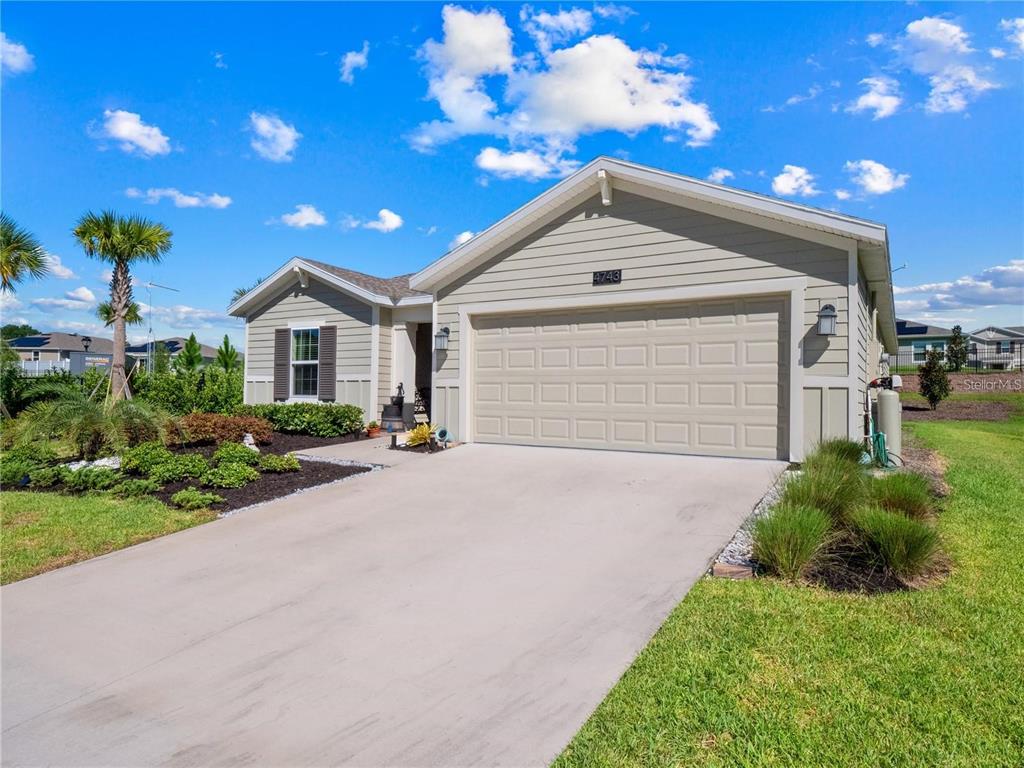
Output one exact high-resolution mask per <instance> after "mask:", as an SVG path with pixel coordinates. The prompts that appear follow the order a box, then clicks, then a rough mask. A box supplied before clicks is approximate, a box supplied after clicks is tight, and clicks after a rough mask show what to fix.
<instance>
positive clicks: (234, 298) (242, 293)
mask: <svg viewBox="0 0 1024 768" xmlns="http://www.w3.org/2000/svg"><path fill="white" fill-rule="evenodd" d="M262 282H263V278H262V277H257V278H256V282H255V283H253V284H252V285H250V286H249V287H248V288H235V292H234V293H232V294H231V301H229V302H228V306H229V307H230V306H231V305H232V304H234V303H235V302H236V301H238V300H239V299H240V298H242V297H243V296H245V294H247V293H248V292H249V291H251V290H252V289H253V288H255V287H256V286H258V285H259V284H260V283H262Z"/></svg>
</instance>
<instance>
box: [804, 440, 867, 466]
mask: <svg viewBox="0 0 1024 768" xmlns="http://www.w3.org/2000/svg"><path fill="white" fill-rule="evenodd" d="M863 455H864V446H863V445H861V444H860V443H858V442H857V441H855V440H847V439H846V438H844V437H834V438H832V439H830V440H825V441H823V442H821V443H818V447H817V448H816V449H815V451H814V453H813V454H811V458H810V461H812V462H813V460H814V457H815V456H834V457H835V458H838V459H844V460H845V461H849V462H851V463H852V464H860V460H861V457H862V456H863Z"/></svg>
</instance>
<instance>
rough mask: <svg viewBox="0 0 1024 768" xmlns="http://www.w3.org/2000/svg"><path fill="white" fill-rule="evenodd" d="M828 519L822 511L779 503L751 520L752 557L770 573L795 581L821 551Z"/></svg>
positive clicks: (827, 527)
mask: <svg viewBox="0 0 1024 768" xmlns="http://www.w3.org/2000/svg"><path fill="white" fill-rule="evenodd" d="M831 529H832V520H831V518H830V517H829V515H828V514H827V513H826V512H822V511H821V510H820V509H815V508H814V507H808V506H802V505H799V504H785V503H784V504H780V505H778V506H777V507H775V508H774V509H773V510H772V511H771V512H770V513H769V514H768V515H767V516H766V517H762V518H759V519H758V520H757V521H756V522H755V523H754V530H753V538H754V559H755V560H756V561H757V562H758V563H760V564H761V565H762V566H764V567H765V568H766V569H767V570H768V571H769V572H770V573H773V574H775V575H777V576H781V577H782V578H784V579H790V580H792V581H796V580H798V579H800V578H801V577H803V576H804V574H806V573H807V569H808V568H809V567H810V566H811V565H812V564H814V562H815V561H816V560H817V559H818V558H819V557H820V556H821V555H822V553H823V552H824V551H825V548H826V546H827V545H828V541H829V538H830V535H831V534H830V532H831Z"/></svg>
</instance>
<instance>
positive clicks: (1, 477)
mask: <svg viewBox="0 0 1024 768" xmlns="http://www.w3.org/2000/svg"><path fill="white" fill-rule="evenodd" d="M39 468H40V465H39V462H37V461H35V460H33V459H30V458H28V457H25V456H18V455H14V456H12V455H10V452H5V453H4V455H3V458H0V485H2V486H5V487H6V486H10V485H19V484H20V483H21V481H22V480H24V479H25V476H26V475H32V474H33V473H34V472H35V471H37V470H38V469H39Z"/></svg>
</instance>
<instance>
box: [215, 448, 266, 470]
mask: <svg viewBox="0 0 1024 768" xmlns="http://www.w3.org/2000/svg"><path fill="white" fill-rule="evenodd" d="M259 460H260V455H259V453H257V452H256V451H254V450H252V449H251V448H246V447H245V446H244V445H242V444H241V443H221V445H220V447H219V448H218V449H217V450H216V451H214V453H213V463H214V464H231V463H236V464H248V465H249V466H255V465H256V464H257V463H258V462H259Z"/></svg>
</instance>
